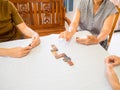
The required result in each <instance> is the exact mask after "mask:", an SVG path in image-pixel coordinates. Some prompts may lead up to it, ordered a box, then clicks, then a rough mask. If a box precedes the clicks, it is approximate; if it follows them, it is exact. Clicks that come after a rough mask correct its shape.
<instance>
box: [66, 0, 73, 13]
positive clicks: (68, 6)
mask: <svg viewBox="0 0 120 90" xmlns="http://www.w3.org/2000/svg"><path fill="white" fill-rule="evenodd" d="M64 5H65V7H66V10H67V12H68V11H73V7H74V6H73V5H74V2H73V0H64Z"/></svg>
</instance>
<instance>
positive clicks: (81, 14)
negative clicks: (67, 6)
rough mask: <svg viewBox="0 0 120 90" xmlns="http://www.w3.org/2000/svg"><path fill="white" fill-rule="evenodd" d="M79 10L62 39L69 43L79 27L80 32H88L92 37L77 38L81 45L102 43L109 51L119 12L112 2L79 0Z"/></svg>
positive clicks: (63, 33) (61, 36)
mask: <svg viewBox="0 0 120 90" xmlns="http://www.w3.org/2000/svg"><path fill="white" fill-rule="evenodd" d="M79 1H80V2H79V5H78V8H77V10H76V12H75V16H74V18H73V20H72V22H71V25H70V27H69V30H66V31H64V32H61V33H60V36H59V37H60V38H65V39H66V41H69V40H70V39H71V38H72V36H73V35H74V33H75V32H76V31H77V29H78V27H79V31H81V30H82V31H83V30H87V31H89V32H90V33H91V34H92V35H89V36H87V37H86V38H80V37H79V38H76V41H77V42H78V43H81V44H85V45H91V44H98V43H100V44H101V45H102V46H103V47H104V48H105V49H107V46H108V45H107V36H108V35H109V33H110V31H111V28H112V25H113V22H114V18H115V16H116V13H117V12H118V11H117V9H116V8H115V5H114V4H113V3H112V2H110V0H79Z"/></svg>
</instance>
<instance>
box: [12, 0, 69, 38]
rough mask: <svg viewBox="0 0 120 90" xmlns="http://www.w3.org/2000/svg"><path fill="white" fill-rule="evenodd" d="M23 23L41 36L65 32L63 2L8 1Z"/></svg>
mask: <svg viewBox="0 0 120 90" xmlns="http://www.w3.org/2000/svg"><path fill="white" fill-rule="evenodd" d="M10 1H11V2H12V3H14V5H15V6H16V8H17V9H18V12H19V14H20V15H21V17H22V18H23V20H24V22H25V23H26V24H27V25H28V26H29V27H31V28H32V29H33V30H35V31H36V32H38V33H39V34H40V35H41V36H43V35H48V34H53V33H60V32H62V31H64V30H65V21H66V22H67V23H68V25H69V24H70V20H69V19H68V18H67V17H65V13H66V9H65V7H64V3H63V0H10Z"/></svg>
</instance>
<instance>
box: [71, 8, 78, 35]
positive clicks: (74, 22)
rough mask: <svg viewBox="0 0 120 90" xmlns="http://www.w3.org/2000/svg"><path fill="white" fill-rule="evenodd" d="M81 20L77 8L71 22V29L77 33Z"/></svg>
mask: <svg viewBox="0 0 120 90" xmlns="http://www.w3.org/2000/svg"><path fill="white" fill-rule="evenodd" d="M79 21H80V11H79V10H76V13H75V16H74V18H73V20H72V22H71V24H70V27H69V31H70V32H72V33H75V32H76V31H77V27H78V25H79Z"/></svg>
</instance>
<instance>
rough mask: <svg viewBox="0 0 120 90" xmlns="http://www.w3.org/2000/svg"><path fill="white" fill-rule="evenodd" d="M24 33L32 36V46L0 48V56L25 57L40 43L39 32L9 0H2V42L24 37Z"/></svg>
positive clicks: (0, 30)
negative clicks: (29, 25)
mask: <svg viewBox="0 0 120 90" xmlns="http://www.w3.org/2000/svg"><path fill="white" fill-rule="evenodd" d="M23 35H25V36H27V37H31V38H32V42H31V45H30V46H26V47H24V48H23V47H14V48H0V56H10V57H23V56H26V55H27V54H28V53H29V52H30V51H31V49H32V48H34V47H36V46H37V45H39V44H40V39H39V35H38V33H36V32H35V31H33V30H32V29H30V28H29V27H28V26H27V25H26V24H25V23H24V21H23V20H22V18H21V17H20V15H19V14H18V11H17V9H16V8H15V6H14V5H13V3H11V2H10V1H9V0H0V42H5V41H11V40H16V39H22V38H23Z"/></svg>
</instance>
